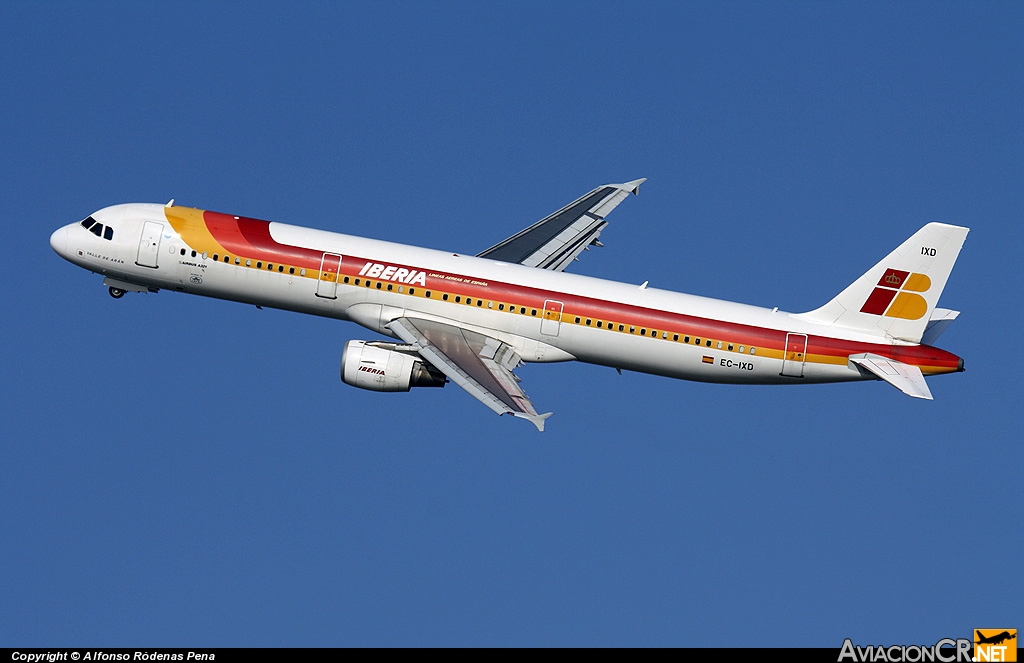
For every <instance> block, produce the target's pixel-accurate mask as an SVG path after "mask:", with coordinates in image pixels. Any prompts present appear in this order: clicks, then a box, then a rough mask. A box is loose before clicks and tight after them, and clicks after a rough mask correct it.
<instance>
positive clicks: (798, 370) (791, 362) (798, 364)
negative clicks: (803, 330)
mask: <svg viewBox="0 0 1024 663" xmlns="http://www.w3.org/2000/svg"><path fill="white" fill-rule="evenodd" d="M806 357H807V334H786V352H785V354H783V356H782V373H780V375H785V376H787V377H791V378H802V377H803V376H804V360H805V358H806Z"/></svg>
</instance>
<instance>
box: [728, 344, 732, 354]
mask: <svg viewBox="0 0 1024 663" xmlns="http://www.w3.org/2000/svg"><path fill="white" fill-rule="evenodd" d="M729 352H732V343H730V344H729Z"/></svg>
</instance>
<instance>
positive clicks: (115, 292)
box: [109, 286, 125, 299]
mask: <svg viewBox="0 0 1024 663" xmlns="http://www.w3.org/2000/svg"><path fill="white" fill-rule="evenodd" d="M109 292H110V296H111V297H113V298H114V299H121V298H122V297H124V292H125V291H124V290H122V289H121V288H115V287H114V286H110V290H109Z"/></svg>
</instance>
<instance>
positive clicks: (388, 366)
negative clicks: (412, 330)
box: [341, 341, 448, 391]
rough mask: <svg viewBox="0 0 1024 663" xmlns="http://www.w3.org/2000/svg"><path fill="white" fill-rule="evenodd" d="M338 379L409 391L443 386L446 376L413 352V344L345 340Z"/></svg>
mask: <svg viewBox="0 0 1024 663" xmlns="http://www.w3.org/2000/svg"><path fill="white" fill-rule="evenodd" d="M341 381H342V382H344V383H345V384H348V385H352V386H353V387H359V388H360V389H369V390H370V391H409V389H410V388H412V387H443V386H444V385H445V383H446V382H447V381H448V380H447V378H445V376H444V373H442V372H441V371H439V370H437V369H436V368H434V367H433V366H431V365H430V364H428V363H427V362H425V361H423V359H422V358H421V357H420V356H419V355H417V354H416V348H415V346H412V345H399V344H398V343H382V342H378V341H349V342H348V343H346V344H345V349H344V350H343V351H342V353H341Z"/></svg>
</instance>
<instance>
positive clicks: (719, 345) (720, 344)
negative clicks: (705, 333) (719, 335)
mask: <svg viewBox="0 0 1024 663" xmlns="http://www.w3.org/2000/svg"><path fill="white" fill-rule="evenodd" d="M718 349H719V350H721V349H722V342H721V341H719V342H718Z"/></svg>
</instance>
